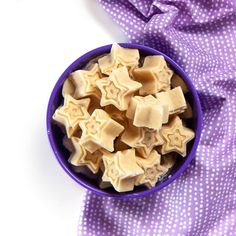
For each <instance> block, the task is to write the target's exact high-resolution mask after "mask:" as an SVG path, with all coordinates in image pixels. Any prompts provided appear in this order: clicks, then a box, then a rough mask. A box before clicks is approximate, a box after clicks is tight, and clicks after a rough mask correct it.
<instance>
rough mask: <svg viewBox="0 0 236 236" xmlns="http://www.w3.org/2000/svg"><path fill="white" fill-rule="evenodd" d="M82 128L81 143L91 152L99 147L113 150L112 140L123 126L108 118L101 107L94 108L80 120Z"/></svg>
mask: <svg viewBox="0 0 236 236" xmlns="http://www.w3.org/2000/svg"><path fill="white" fill-rule="evenodd" d="M80 127H81V129H82V136H81V143H82V144H83V145H84V147H85V149H87V150H88V151H89V152H91V153H93V152H95V151H96V150H98V149H100V148H104V149H106V150H108V151H110V152H113V151H114V140H115V138H116V137H117V136H118V135H119V134H120V133H121V132H122V131H123V130H124V127H123V126H122V125H120V124H119V123H118V122H116V121H114V120H113V119H111V118H110V116H109V115H108V114H107V113H106V112H105V111H103V110H102V109H96V110H94V112H93V113H92V115H91V117H90V118H89V119H88V120H86V121H82V122H80Z"/></svg>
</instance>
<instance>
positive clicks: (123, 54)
mask: <svg viewBox="0 0 236 236" xmlns="http://www.w3.org/2000/svg"><path fill="white" fill-rule="evenodd" d="M98 64H99V67H100V69H101V72H102V73H103V74H106V75H110V74H111V73H112V71H113V70H114V69H116V68H119V67H123V66H126V67H127V69H128V71H130V73H132V71H133V69H134V68H135V67H137V66H138V64H139V51H138V49H130V48H122V47H121V46H119V45H118V44H117V43H114V44H113V45H112V48H111V53H110V54H108V55H106V56H104V57H102V58H100V59H98Z"/></svg>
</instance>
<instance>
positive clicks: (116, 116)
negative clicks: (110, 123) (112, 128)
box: [104, 105, 129, 128]
mask: <svg viewBox="0 0 236 236" xmlns="http://www.w3.org/2000/svg"><path fill="white" fill-rule="evenodd" d="M104 111H106V112H107V113H108V115H109V116H110V117H111V118H112V119H113V120H115V121H117V122H118V123H119V124H121V125H122V126H124V127H125V128H126V127H128V125H129V120H128V119H127V118H126V115H125V111H120V110H119V109H117V108H116V107H115V106H113V105H108V106H105V107H104Z"/></svg>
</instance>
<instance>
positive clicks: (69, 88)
mask: <svg viewBox="0 0 236 236" xmlns="http://www.w3.org/2000/svg"><path fill="white" fill-rule="evenodd" d="M74 93H75V85H74V84H73V82H72V81H71V80H70V79H69V78H67V79H66V80H65V82H64V83H63V86H62V96H63V97H65V95H68V94H69V95H71V96H72V97H73V96H74Z"/></svg>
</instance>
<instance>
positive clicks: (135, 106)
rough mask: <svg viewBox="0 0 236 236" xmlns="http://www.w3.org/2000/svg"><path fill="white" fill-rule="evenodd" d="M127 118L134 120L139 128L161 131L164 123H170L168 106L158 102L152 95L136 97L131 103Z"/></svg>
mask: <svg viewBox="0 0 236 236" xmlns="http://www.w3.org/2000/svg"><path fill="white" fill-rule="evenodd" d="M126 116H127V117H128V118H129V119H132V120H133V124H134V125H135V126H137V127H147V128H150V129H157V130H159V129H160V128H161V126H162V123H167V122H168V119H169V109H168V105H167V104H163V103H160V102H158V100H157V99H156V98H154V97H153V96H152V95H148V96H146V97H140V96H134V97H132V99H131V101H130V104H129V107H128V110H127V112H126Z"/></svg>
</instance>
